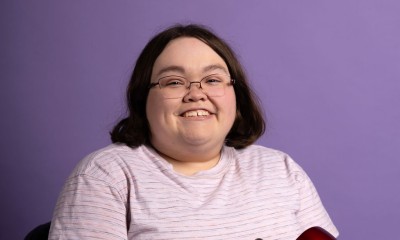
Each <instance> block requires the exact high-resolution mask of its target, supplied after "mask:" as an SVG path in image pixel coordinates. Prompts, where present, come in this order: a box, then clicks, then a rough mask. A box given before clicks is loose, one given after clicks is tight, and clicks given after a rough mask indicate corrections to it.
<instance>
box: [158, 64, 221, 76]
mask: <svg viewBox="0 0 400 240" xmlns="http://www.w3.org/2000/svg"><path fill="white" fill-rule="evenodd" d="M213 70H222V71H223V72H224V73H226V74H229V71H228V70H227V69H226V67H224V66H223V65H221V64H211V65H208V66H206V67H204V68H203V73H206V72H210V71H213ZM166 72H178V73H180V74H185V72H186V71H185V69H184V68H183V67H181V66H176V65H171V66H168V67H165V68H162V69H161V70H160V71H158V72H157V76H160V75H162V74H164V73H166Z"/></svg>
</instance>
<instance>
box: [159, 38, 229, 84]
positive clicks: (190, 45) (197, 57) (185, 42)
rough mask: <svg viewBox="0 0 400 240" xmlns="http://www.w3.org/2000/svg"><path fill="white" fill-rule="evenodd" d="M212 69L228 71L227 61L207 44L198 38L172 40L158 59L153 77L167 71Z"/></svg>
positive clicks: (206, 70)
mask: <svg viewBox="0 0 400 240" xmlns="http://www.w3.org/2000/svg"><path fill="white" fill-rule="evenodd" d="M212 71H221V72H224V73H227V74H228V73H229V72H228V67H227V65H226V63H225V61H224V60H223V59H222V58H221V57H220V56H219V55H218V54H217V53H216V52H215V51H214V50H213V49H212V48H211V47H210V46H208V45H207V44H205V43H204V42H202V41H201V40H199V39H197V38H192V37H181V38H177V39H174V40H172V41H171V42H169V43H168V44H167V46H166V47H165V49H164V50H163V51H162V52H161V54H160V55H159V56H158V58H157V59H156V61H155V63H154V66H153V72H152V75H153V77H157V76H161V75H163V74H165V73H168V72H170V73H176V72H179V73H182V74H189V75H190V74H200V73H207V72H212Z"/></svg>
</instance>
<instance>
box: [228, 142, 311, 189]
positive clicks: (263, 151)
mask: <svg viewBox="0 0 400 240" xmlns="http://www.w3.org/2000/svg"><path fill="white" fill-rule="evenodd" d="M232 151H233V152H234V154H233V155H234V156H235V158H236V163H237V164H238V165H239V166H241V168H244V169H249V170H251V172H252V173H253V174H255V173H258V174H260V175H264V176H266V175H268V176H275V177H278V178H285V179H290V180H293V181H295V182H298V181H303V180H304V178H305V176H306V174H305V172H304V170H303V169H302V168H301V167H300V166H299V165H298V164H297V163H296V162H295V161H294V160H293V159H292V158H291V156H289V155H288V154H287V153H285V152H282V151H280V150H276V149H272V148H268V147H264V146H260V145H250V146H248V147H246V148H244V149H233V150H232Z"/></svg>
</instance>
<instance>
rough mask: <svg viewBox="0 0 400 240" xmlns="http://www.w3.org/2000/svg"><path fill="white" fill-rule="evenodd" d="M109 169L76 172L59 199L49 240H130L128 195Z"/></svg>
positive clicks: (67, 182) (97, 168)
mask: <svg viewBox="0 0 400 240" xmlns="http://www.w3.org/2000/svg"><path fill="white" fill-rule="evenodd" d="M107 169H110V167H109V166H95V167H93V168H92V170H91V171H86V172H85V171H81V172H80V171H79V167H78V170H75V171H74V173H73V174H72V175H71V177H70V178H68V180H67V181H66V183H65V185H64V188H63V190H62V192H61V194H60V196H59V198H58V201H57V204H56V207H55V210H54V215H53V219H52V223H51V228H50V234H49V239H51V240H56V239H109V240H114V239H119V240H120V239H127V224H128V214H127V213H128V212H129V211H128V210H127V208H128V206H127V203H126V202H127V201H126V196H125V197H124V195H126V194H125V193H121V190H120V189H119V187H117V186H118V183H117V182H115V181H113V180H112V179H113V178H112V177H111V176H110V175H111V174H110V172H109V171H108V170H107Z"/></svg>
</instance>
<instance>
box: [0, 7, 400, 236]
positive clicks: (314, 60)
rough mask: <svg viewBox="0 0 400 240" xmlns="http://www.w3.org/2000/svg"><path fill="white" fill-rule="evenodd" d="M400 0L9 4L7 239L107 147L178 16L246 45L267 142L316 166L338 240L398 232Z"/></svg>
mask: <svg viewBox="0 0 400 240" xmlns="http://www.w3.org/2000/svg"><path fill="white" fill-rule="evenodd" d="M399 12H400V3H398V1H397V0H393V1H385V0H380V1H371V0H363V1H352V0H348V1H261V0H259V1H255V0H249V1H233V0H225V1H221V0H220V1H212V0H202V1H196V2H195V1H185V0H179V1H178V0H174V1H149V0H147V1H144V0H143V1H100V0H86V1H81V0H71V1H53V0H47V1H46V0H42V1H22V0H3V1H1V3H0V24H1V25H0V27H1V29H0V31H1V36H0V56H1V57H0V68H1V69H0V79H1V85H0V86H1V88H0V89H1V90H0V91H1V94H0V107H1V108H0V111H1V118H0V121H1V122H0V127H1V135H2V137H1V140H0V143H1V145H0V147H1V155H2V157H1V162H0V164H1V165H0V167H1V181H0V191H1V193H2V194H1V205H0V206H1V213H2V214H1V218H0V219H1V220H0V227H1V231H0V239H22V238H23V236H24V235H25V234H26V233H27V232H28V231H29V230H30V229H31V228H33V227H34V226H36V225H38V224H40V223H43V222H46V221H49V220H50V219H51V215H52V211H53V207H54V204H55V202H56V199H57V196H58V193H59V191H60V190H61V187H62V185H63V183H64V180H65V178H66V177H67V176H68V174H69V173H70V172H71V170H72V168H73V167H74V166H75V164H76V163H77V162H78V161H79V160H80V159H81V158H82V157H84V156H85V155H86V154H88V153H90V152H91V151H93V150H96V149H98V148H100V147H103V146H105V145H106V144H108V143H109V139H108V131H109V130H110V129H111V127H112V126H113V124H114V123H115V121H116V119H118V118H119V117H120V116H121V115H122V114H123V113H124V96H123V95H124V89H125V85H126V84H127V81H128V78H129V75H130V71H131V70H132V66H133V64H134V62H135V59H136V57H137V55H138V53H139V51H140V50H141V49H142V47H143V46H144V44H145V43H146V42H147V40H148V39H149V38H150V36H152V35H153V34H154V33H156V32H158V31H159V30H161V29H163V28H164V27H166V26H169V25H170V24H172V23H176V22H184V23H186V22H196V23H203V24H206V25H209V26H211V27H212V28H213V29H214V30H215V31H216V32H217V33H219V34H220V35H221V36H222V37H224V38H225V39H227V40H228V42H230V43H231V45H232V46H233V48H234V49H235V50H236V51H237V52H238V55H239V56H240V58H241V60H242V62H243V64H244V65H245V67H246V69H247V71H248V75H249V76H250V79H251V81H252V84H253V86H254V87H255V88H256V89H257V92H258V93H259V95H260V98H261V101H262V102H263V105H264V108H265V112H266V114H267V116H268V120H269V129H268V132H267V134H266V135H265V136H264V137H263V138H262V139H260V141H259V143H260V144H263V145H266V146H270V147H274V148H278V149H281V150H283V151H286V152H288V153H289V154H290V155H292V157H293V158H294V159H295V160H296V161H297V162H298V163H300V164H301V165H302V166H303V168H305V170H306V171H307V172H308V173H309V175H310V176H311V178H312V179H313V180H314V183H315V185H316V186H317V188H318V190H319V193H320V195H321V198H322V200H323V202H324V204H325V206H326V208H327V209H328V211H329V213H330V214H331V217H332V218H333V220H334V222H335V223H336V225H337V227H338V228H339V230H340V232H341V237H340V239H342V240H354V239H363V240H369V239H370V240H375V239H394V237H395V236H396V235H398V233H397V229H396V227H398V226H399V223H400V220H399V217H400V207H399V205H400V190H399V189H400V188H399V186H398V185H399V182H400V161H399V160H400V159H399V156H400V106H399V105H400V94H399V92H400V14H399Z"/></svg>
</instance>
